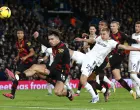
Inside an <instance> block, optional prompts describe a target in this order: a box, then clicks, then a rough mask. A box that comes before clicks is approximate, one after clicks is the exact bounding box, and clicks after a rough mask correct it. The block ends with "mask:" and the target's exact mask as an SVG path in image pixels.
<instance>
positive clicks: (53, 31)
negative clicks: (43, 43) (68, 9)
mask: <svg viewBox="0 0 140 110" xmlns="http://www.w3.org/2000/svg"><path fill="white" fill-rule="evenodd" d="M50 35H54V36H55V37H58V38H59V39H60V36H61V33H60V31H59V30H49V32H48V36H50Z"/></svg>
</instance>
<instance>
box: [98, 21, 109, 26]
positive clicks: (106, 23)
mask: <svg viewBox="0 0 140 110" xmlns="http://www.w3.org/2000/svg"><path fill="white" fill-rule="evenodd" d="M100 22H103V23H105V25H106V26H107V27H108V22H107V21H106V20H101V21H100Z"/></svg>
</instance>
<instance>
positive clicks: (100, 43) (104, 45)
mask: <svg viewBox="0 0 140 110" xmlns="http://www.w3.org/2000/svg"><path fill="white" fill-rule="evenodd" d="M97 44H99V45H102V46H103V47H107V45H106V44H104V43H102V42H97Z"/></svg>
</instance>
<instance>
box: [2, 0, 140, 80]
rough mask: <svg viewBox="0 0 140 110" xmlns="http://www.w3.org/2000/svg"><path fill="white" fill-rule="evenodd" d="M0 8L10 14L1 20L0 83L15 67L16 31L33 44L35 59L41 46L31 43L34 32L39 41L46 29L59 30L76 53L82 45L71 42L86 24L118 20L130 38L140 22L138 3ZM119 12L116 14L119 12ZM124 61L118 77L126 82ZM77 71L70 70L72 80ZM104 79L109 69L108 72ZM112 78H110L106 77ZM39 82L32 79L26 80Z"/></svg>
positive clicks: (27, 3)
mask: <svg viewBox="0 0 140 110" xmlns="http://www.w3.org/2000/svg"><path fill="white" fill-rule="evenodd" d="M0 5H1V6H8V7H9V8H10V9H11V11H12V16H11V17H10V18H9V19H0V80H1V81H4V80H7V78H6V76H5V74H4V70H5V68H6V67H7V68H9V69H10V70H12V71H13V72H14V70H15V68H16V64H15V63H14V62H13V59H14V57H15V56H16V54H17V53H16V48H15V41H16V33H15V32H16V29H17V28H19V27H21V28H23V29H24V30H25V37H26V38H27V39H29V40H31V41H32V43H33V46H34V49H35V51H36V55H35V59H34V60H35V61H36V60H37V58H38V55H39V51H40V48H39V47H40V45H39V44H37V43H36V42H35V41H34V40H33V39H32V34H33V32H34V31H35V30H37V31H39V32H40V35H41V37H43V38H45V39H46V38H47V31H48V29H49V28H54V29H59V30H60V31H61V32H62V38H61V39H62V40H63V41H64V42H66V43H68V44H69V47H70V48H71V49H74V50H76V49H77V48H78V47H79V46H81V45H82V44H81V43H77V42H74V40H73V39H74V38H75V37H81V34H82V33H83V32H87V33H88V26H89V24H95V25H97V26H98V23H99V21H100V20H106V21H108V23H110V22H111V21H113V20H117V21H119V22H120V24H121V28H120V30H121V31H123V32H125V33H126V34H128V35H129V36H131V34H132V33H134V24H135V22H136V21H138V20H139V19H140V14H139V13H140V8H139V6H140V1H139V0H135V1H133V0H80V1H79V0H0ZM118 9H119V10H118ZM125 59H126V60H125V61H124V62H123V63H122V68H121V71H122V72H121V75H122V77H123V78H129V73H128V67H127V63H128V62H127V56H126V58H125ZM78 72H79V67H78V66H75V67H74V68H72V69H71V75H72V78H73V79H75V78H76V73H78ZM106 73H107V75H108V73H110V69H108V70H107V72H106ZM108 77H110V78H113V76H110V75H108ZM34 79H38V78H36V77H31V78H29V80H34Z"/></svg>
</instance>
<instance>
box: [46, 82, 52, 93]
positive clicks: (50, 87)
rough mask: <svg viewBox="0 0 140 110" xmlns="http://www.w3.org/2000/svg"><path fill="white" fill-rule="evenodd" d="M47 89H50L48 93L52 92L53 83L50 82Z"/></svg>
mask: <svg viewBox="0 0 140 110" xmlns="http://www.w3.org/2000/svg"><path fill="white" fill-rule="evenodd" d="M47 89H48V93H49V94H52V86H51V84H48V86H47Z"/></svg>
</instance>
